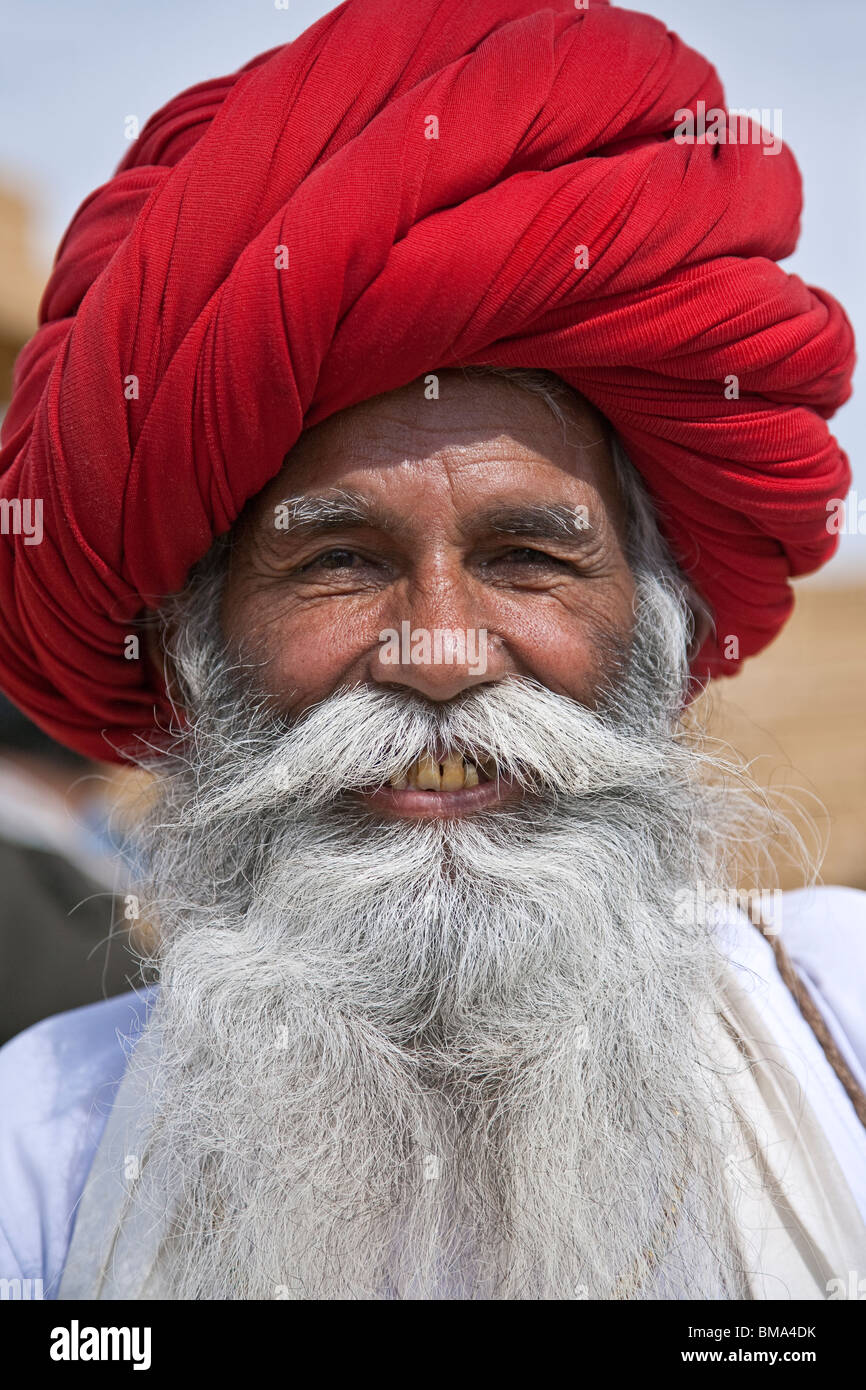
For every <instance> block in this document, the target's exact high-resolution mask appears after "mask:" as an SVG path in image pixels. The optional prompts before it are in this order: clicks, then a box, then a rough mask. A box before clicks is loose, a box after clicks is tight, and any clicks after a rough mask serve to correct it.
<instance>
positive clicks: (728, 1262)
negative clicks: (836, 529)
mask: <svg viewBox="0 0 866 1390" xmlns="http://www.w3.org/2000/svg"><path fill="white" fill-rule="evenodd" d="M590 78H591V80H590ZM697 99H700V100H704V101H706V102H708V103H709V104H710V105H713V104H715V105H721V104H722V92H721V88H720V87H719V84H718V80H717V78H716V76H715V74H714V72H713V70H712V69H711V68H710V67H709V65H708V64H706V63H705V61H704V60H703V59H701V58H700V57H699V56H698V55H697V54H694V53H692V52H691V51H689V50H688V49H686V48H685V47H684V46H683V45H682V44H681V43H680V42H679V40H678V39H676V38H675V37H674V36H672V35H669V34H667V33H666V32H665V30H664V28H663V27H662V26H661V25H659V24H658V23H656V22H655V21H653V20H651V19H648V18H647V17H645V16H639V15H635V14H629V13H627V12H617V11H615V10H612V9H610V8H608V7H607V6H605V5H593V6H592V7H591V8H590V9H589V10H576V9H575V7H574V6H573V5H571V4H569V5H568V6H565V5H564V4H562V5H547V6H546V7H545V8H544V9H539V8H538V7H537V6H536V5H535V4H533V3H531V2H530V0H485V3H484V4H483V5H478V6H474V5H467V4H466V3H465V0H462V3H461V4H459V5H457V4H455V5H442V4H441V3H433V0H422V3H419V4H417V5H414V6H412V7H410V8H409V9H408V10H407V9H406V7H404V6H402V5H398V4H396V3H394V0H350V2H349V3H348V4H347V5H344V6H342V7H341V8H340V9H339V10H336V11H334V12H333V14H331V15H328V16H326V18H325V19H323V20H321V21H320V22H319V23H318V24H316V25H314V26H313V28H312V29H310V30H309V31H308V32H307V33H306V34H304V35H303V36H302V37H301V38H300V39H298V40H297V41H296V42H295V43H294V44H291V45H288V46H287V47H286V48H284V49H279V50H276V51H275V52H274V53H273V54H269V55H264V57H263V58H261V59H258V60H256V62H255V63H254V64H251V65H250V66H249V67H248V68H247V69H245V70H244V71H243V72H242V73H241V74H239V75H238V76H237V77H236V78H232V79H227V80H225V81H221V82H212V83H207V84H204V85H203V86H202V87H199V88H196V89H194V90H193V91H191V92H189V93H186V94H184V95H183V96H182V97H180V98H178V99H177V101H176V102H173V103H171V104H170V105H169V106H168V107H166V108H165V109H164V110H163V111H162V112H161V113H159V114H158V115H157V116H156V117H154V119H153V121H152V122H151V123H150V124H149V125H148V126H147V127H146V128H145V130H144V131H143V132H142V135H141V138H140V140H139V141H138V142H137V145H136V146H135V147H134V148H133V151H132V152H131V154H130V156H129V157H128V158H127V160H126V161H125V162H124V165H123V166H122V168H121V170H120V171H119V173H118V174H117V175H116V177H115V179H114V180H112V181H111V182H110V183H109V184H108V185H106V187H105V188H104V189H102V190H100V191H99V192H98V193H97V194H95V195H94V197H93V198H92V199H91V200H90V201H89V202H88V203H86V204H85V205H84V207H83V209H82V210H81V211H80V213H79V214H78V217H77V218H76V221H75V222H74V223H73V226H72V228H71V230H70V233H69V234H68V237H67V239H66V241H65V243H64V246H63V249H62V252H61V256H60V258H59V261H58V265H57V267H56V269H55V272H54V276H53V278H52V282H51V284H50V285H49V288H48V291H47V294H46V300H45V304H44V308H43V317H44V324H43V327H42V328H41V329H40V332H39V334H37V337H36V338H35V339H34V343H33V344H32V345H31V347H30V348H28V349H27V351H26V353H25V354H24V357H23V358H22V362H21V364H20V366H19V376H18V386H17V394H16V399H15V401H13V405H12V409H11V411H10V419H9V420H8V421H7V425H6V435H5V439H6V444H5V451H4V455H3V463H4V469H5V472H4V474H3V478H2V483H3V486H4V489H5V492H4V495H5V496H7V497H10V498H11V497H13V496H14V497H16V498H19V499H25V498H31V499H32V500H34V501H35V500H36V499H39V500H41V501H42V503H43V506H44V541H43V543H42V544H41V545H39V546H32V547H29V548H26V547H25V545H24V540H25V539H26V537H24V536H22V535H19V536H17V537H15V536H9V537H8V538H6V539H5V541H4V549H3V551H2V567H0V585H3V586H5V588H4V592H5V593H6V594H7V601H8V607H9V609H10V621H9V626H8V631H7V632H4V634H3V636H2V639H0V661H2V674H3V680H4V683H5V686H6V688H7V689H8V691H9V693H10V694H11V695H12V697H13V698H14V699H16V700H17V701H18V702H19V703H20V704H21V705H22V706H24V707H25V708H26V709H27V710H28V712H29V713H31V715H32V716H33V717H35V718H37V719H39V720H40V722H41V723H42V724H43V725H44V726H45V727H46V728H48V729H50V730H51V731H52V732H54V734H55V735H56V736H59V737H62V738H64V739H65V740H66V742H68V743H69V744H70V745H71V746H75V747H77V748H79V749H82V750H83V751H87V752H90V753H93V752H95V750H97V749H98V750H99V751H100V755H101V756H106V748H108V749H110V750H111V751H112V752H113V754H114V756H116V757H117V758H124V757H125V758H128V759H134V760H137V761H139V762H141V761H144V762H146V763H147V765H148V766H150V767H151V768H152V769H153V771H154V774H155V791H154V794H153V797H152V798H151V800H150V802H149V804H148V807H147V809H146V811H145V812H144V813H143V823H142V828H141V839H142V859H143V862H144V864H145V866H146V877H145V881H144V882H143V883H142V884H141V886H140V888H139V894H140V900H141V901H140V905H141V911H142V912H143V913H146V915H147V919H148V921H149V922H150V923H151V924H152V927H153V935H154V941H153V964H155V965H156V966H157V968H158V971H159V984H158V985H156V986H154V987H153V988H152V989H150V990H149V991H147V992H145V993H143V994H142V995H140V996H137V997H132V996H127V997H125V998H124V999H121V1000H111V1001H108V1002H107V1003H105V1004H99V1005H95V1006H91V1007H90V1008H88V1009H84V1010H78V1011H75V1012H73V1013H71V1014H65V1015H61V1016H59V1017H56V1018H53V1019H49V1020H47V1021H46V1022H45V1023H43V1024H40V1025H37V1026H36V1027H35V1028H33V1029H30V1030H29V1031H28V1032H27V1033H25V1034H23V1035H21V1036H20V1037H19V1038H18V1039H16V1040H14V1041H13V1042H12V1043H11V1044H9V1045H8V1046H7V1047H6V1048H5V1049H4V1050H3V1052H2V1054H0V1101H2V1108H3V1112H4V1115H5V1117H6V1127H7V1128H6V1138H5V1139H4V1141H3V1147H2V1149H0V1164H2V1172H3V1177H4V1181H3V1184H2V1192H3V1197H2V1202H0V1252H2V1254H0V1274H2V1275H5V1277H7V1278H12V1277H17V1278H22V1279H28V1278H30V1279H42V1280H43V1282H44V1286H45V1289H46V1291H47V1292H49V1293H50V1294H52V1295H55V1296H59V1297H61V1298H76V1297H84V1298H92V1299H117V1298H169V1299H202V1298H204V1299H219V1298H234V1299H249V1298H278V1299H279V1298H291V1299H297V1298H302V1299H303V1298H312V1299H340V1298H343V1299H354V1298H367V1299H380V1298H382V1299H388V1298H417V1299H438V1298H451V1299H487V1298H494V1299H572V1298H577V1299H580V1298H592V1299H599V1298H612V1299H659V1298H662V1299H695V1298H726V1299H734V1298H793V1299H799V1298H813V1299H823V1298H828V1297H835V1296H840V1295H839V1292H838V1291H839V1290H843V1292H842V1294H841V1296H846V1293H847V1290H848V1287H849V1283H850V1277H849V1276H850V1271H851V1270H855V1271H856V1270H857V1269H860V1268H862V1267H863V1261H864V1258H866V1128H864V1126H866V1097H864V1094H863V1091H862V1088H861V1087H862V1081H863V1069H864V1067H866V1039H864V1036H863V1032H862V1026H861V1025H859V1022H858V1018H857V1012H856V1007H855V1006H854V1005H853V1004H852V1000H853V999H856V995H857V982H858V981H859V983H860V985H862V984H863V983H864V981H866V951H864V945H863V935H862V933H863V922H864V918H866V912H864V905H863V901H862V899H861V897H860V896H859V895H857V894H846V893H844V892H841V891H840V890H835V891H834V890H824V891H821V892H817V891H812V892H804V893H801V894H795V895H793V896H792V897H791V898H788V899H785V900H783V912H782V919H783V920H780V919H779V917H778V904H777V917H776V920H775V921H769V920H767V921H765V922H764V924H763V925H764V933H763V934H762V932H761V931H760V930H759V929H758V928H757V927H756V925H755V924H754V923H753V922H752V921H751V920H749V918H748V917H747V916H745V915H743V914H741V913H739V912H737V911H736V910H734V909H731V910H729V911H720V910H718V906H717V905H718V903H719V901H720V899H721V898H722V897H725V898H727V895H728V891H729V889H731V888H732V886H733V883H734V880H733V879H732V874H733V873H734V869H733V867H732V865H733V863H734V857H735V856H738V855H740V854H741V852H742V851H743V849H744V846H745V845H746V844H747V843H748V844H750V845H751V847H752V849H753V851H754V855H755V865H754V866H753V867H754V868H755V871H756V872H757V873H758V875H759V879H758V881H759V882H761V883H767V882H769V881H770V880H769V879H768V877H767V875H768V872H769V870H768V868H767V862H768V859H769V855H770V852H771V850H772V847H773V840H774V837H775V836H777V835H778V834H779V833H780V831H781V830H782V829H784V827H783V825H782V822H781V820H780V818H779V817H778V816H777V815H774V814H773V812H772V811H770V810H768V809H767V808H766V807H765V806H764V805H763V804H762V801H761V798H760V796H759V795H758V794H757V793H756V792H755V791H754V790H751V789H750V787H749V784H748V781H747V779H745V777H743V776H742V775H737V774H736V773H735V770H734V769H732V768H729V767H726V766H725V765H724V764H723V763H721V762H720V761H719V759H718V758H714V757H713V756H711V754H710V753H709V752H707V751H706V750H702V748H701V746H700V743H699V741H698V740H696V739H695V738H694V737H691V736H686V735H685V734H684V732H683V729H682V715H683V711H684V708H685V706H686V704H687V703H688V699H689V696H690V694H691V693H692V692H693V690H694V688H695V686H696V685H697V684H698V683H699V681H700V680H701V679H705V678H706V677H707V676H709V675H713V674H722V673H724V672H726V671H728V672H730V671H733V670H735V669H736V667H737V666H738V664H739V662H740V661H741V660H742V659H743V658H744V657H745V656H748V655H751V654H753V653H755V652H757V651H758V650H760V648H761V647H762V646H764V645H766V643H767V642H768V641H769V640H770V639H771V637H772V636H773V635H774V633H775V632H776V631H777V630H778V628H779V627H780V625H781V624H782V622H783V621H784V618H785V616H786V615H787V613H788V611H789V609H790V602H791V598H790V592H789V589H788V584H787V579H788V577H789V576H790V575H791V574H796V573H801V572H804V571H805V570H807V569H810V568H815V567H816V566H817V565H818V564H820V563H821V561H822V560H823V559H825V558H826V557H827V556H828V555H829V553H830V552H831V550H832V538H831V537H830V536H829V535H828V533H827V529H826V526H825V524H824V523H825V518H826V503H827V500H828V499H829V498H830V497H832V496H833V495H834V493H838V492H839V490H840V488H841V489H842V491H843V492H844V490H845V486H846V484H847V476H848V474H847V463H846V460H845V459H844V456H843V455H842V454H841V453H840V451H839V450H838V446H837V445H836V444H835V441H834V440H833V439H832V437H831V436H830V435H829V434H828V432H827V429H826V425H825V423H824V418H823V417H826V416H828V415H829V414H831V413H832V411H833V410H834V409H835V408H836V406H837V405H838V404H839V403H840V402H841V401H842V400H843V399H844V398H845V397H846V395H847V392H848V376H849V373H850V367H851V361H852V343H851V334H850V329H849V326H848V324H847V320H846V319H845V317H844V314H843V313H842V311H841V309H840V308H839V306H838V305H837V304H835V302H834V301H833V300H832V299H831V298H830V297H829V296H828V295H826V294H824V293H822V292H820V291H817V290H810V289H808V288H807V287H805V286H803V285H802V284H801V283H800V282H799V281H796V280H794V279H792V278H791V277H788V276H786V275H785V274H784V273H783V272H782V271H781V270H779V269H778V268H777V267H776V266H775V265H774V263H773V262H774V259H775V258H776V257H778V256H782V255H785V254H788V252H789V251H790V250H791V249H792V246H793V242H794V240H795V237H796V224H797V217H798V211H799V192H798V185H797V176H796V170H795V167H794V165H793V162H792V160H791V157H790V155H789V154H788V153H787V151H785V150H781V152H778V153H777V155H776V156H775V157H769V158H767V157H765V155H764V150H763V149H762V147H761V144H760V141H756V142H754V143H753V144H749V145H746V146H742V145H737V144H727V145H724V144H715V145H710V144H708V143H706V142H698V143H692V144H683V143H678V141H677V140H676V138H675V136H674V133H673V132H674V127H675V121H674V116H675V113H676V111H677V110H678V109H679V108H681V107H683V106H684V104H686V103H687V102H692V101H694V100H697ZM576 248H577V250H576ZM584 253H585V254H584ZM641 475H642V476H641ZM145 611H149V612H150V613H151V614H155V615H157V617H156V618H155V619H153V620H151V621H148V622H146V623H144V624H142V622H141V621H140V615H141V614H142V613H143V612H145ZM781 925H783V926H784V936H785V940H786V942H787V943H788V950H787V951H786V949H785V948H784V946H783V945H782V944H781V941H780V939H779V931H778V929H779V927H780V926H781ZM792 956H793V958H794V963H793V964H792V959H791V957H792ZM797 963H799V964H800V969H801V975H806V976H807V977H808V982H809V985H808V988H807V986H806V985H805V984H804V983H803V980H802V978H800V977H799V976H798V974H797V970H796V965H797ZM852 982H853V992H852ZM4 1242H5V1243H4Z"/></svg>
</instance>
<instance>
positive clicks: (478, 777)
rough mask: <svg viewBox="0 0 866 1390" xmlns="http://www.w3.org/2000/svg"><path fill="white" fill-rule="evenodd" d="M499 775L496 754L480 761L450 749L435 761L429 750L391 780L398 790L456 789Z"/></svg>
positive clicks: (472, 785) (453, 790) (433, 790)
mask: <svg viewBox="0 0 866 1390" xmlns="http://www.w3.org/2000/svg"><path fill="white" fill-rule="evenodd" d="M496 776H497V769H496V763H495V761H494V760H493V759H492V758H487V759H485V760H484V761H483V762H482V763H480V764H477V765H476V764H475V763H474V762H470V761H468V760H465V759H463V758H461V757H460V755H459V754H458V753H449V755H448V756H447V757H446V758H445V759H444V760H443V761H442V762H434V760H433V758H432V757H431V756H430V755H429V754H428V753H425V754H424V756H423V757H421V758H418V759H416V761H415V762H414V763H413V764H412V766H411V767H409V768H407V769H406V771H405V772H398V773H395V774H394V776H393V777H392V778H391V779H390V782H391V786H392V787H394V788H396V790H397V791H404V790H406V789H407V788H409V789H411V790H413V791H422V792H438V791H443V792H456V791H462V789H463V788H464V787H477V786H478V784H479V782H480V781H482V780H484V781H493V780H495V778H496Z"/></svg>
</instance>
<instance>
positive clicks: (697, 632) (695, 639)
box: [687, 589, 714, 666]
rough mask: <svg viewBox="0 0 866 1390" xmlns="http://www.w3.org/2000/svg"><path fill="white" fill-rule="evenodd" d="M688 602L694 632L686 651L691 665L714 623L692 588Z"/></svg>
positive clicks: (708, 611) (707, 609) (705, 606)
mask: <svg viewBox="0 0 866 1390" xmlns="http://www.w3.org/2000/svg"><path fill="white" fill-rule="evenodd" d="M688 604H689V608H690V610H691V614H692V618H693V620H694V632H693V634H692V640H691V641H690V642H689V645H688V652H687V655H688V662H689V665H690V666H691V664H692V662H693V661H694V659H695V657H696V656H697V654H698V652H699V651H700V650H701V647H702V646H703V645H704V643H705V642H706V640H707V638H708V637H709V635H710V633H711V632H712V630H713V627H714V623H713V617H712V614H711V613H710V610H709V608H708V607H707V605H706V603H705V602H704V600H703V599H702V598H701V596H700V594H698V593H696V592H695V591H694V589H692V590H690V592H689V598H688Z"/></svg>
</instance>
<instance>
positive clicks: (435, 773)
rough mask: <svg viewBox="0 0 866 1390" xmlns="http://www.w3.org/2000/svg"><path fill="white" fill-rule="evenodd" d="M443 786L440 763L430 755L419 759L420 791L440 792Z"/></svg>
mask: <svg viewBox="0 0 866 1390" xmlns="http://www.w3.org/2000/svg"><path fill="white" fill-rule="evenodd" d="M441 786H442V779H441V776H440V773H439V764H438V763H434V761H433V759H432V758H430V757H427V758H419V759H418V790H419V792H438V791H439V789H440V787H441Z"/></svg>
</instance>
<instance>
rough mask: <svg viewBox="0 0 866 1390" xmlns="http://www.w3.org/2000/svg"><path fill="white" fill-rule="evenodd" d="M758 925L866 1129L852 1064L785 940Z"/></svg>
mask: <svg viewBox="0 0 866 1390" xmlns="http://www.w3.org/2000/svg"><path fill="white" fill-rule="evenodd" d="M746 916H747V917H749V920H750V921H753V920H754V919H753V918H751V917H750V916H749V913H748V912H747V913H746ZM754 925H755V926H756V927H757V928H758V930H759V932H760V933H761V935H762V936H763V937H764V939H765V940H766V941H769V943H770V946H771V948H772V951H773V955H774V956H775V958H776V966H777V968H778V971H779V974H780V975H781V977H782V980H783V981H784V983H785V985H786V986H787V987H788V989H789V990H790V992H791V994H792V995H793V997H794V1002H795V1003H796V1005H797V1008H798V1009H799V1010H800V1013H801V1014H802V1015H803V1018H804V1019H805V1020H806V1022H807V1023H808V1025H809V1027H810V1028H811V1029H812V1032H813V1033H814V1034H815V1037H816V1038H817V1039H818V1042H819V1043H820V1044H821V1047H822V1049H823V1052H824V1056H825V1057H826V1058H827V1061H828V1062H829V1063H830V1066H831V1067H832V1068H833V1070H834V1072H835V1073H836V1075H837V1076H838V1078H839V1080H840V1081H841V1082H842V1085H843V1086H844V1087H845V1090H846V1092H847V1094H848V1097H849V1099H850V1101H851V1104H852V1105H853V1107H854V1110H855V1112H856V1115H857V1118H858V1120H859V1121H860V1123H861V1124H862V1125H863V1127H864V1129H866V1091H864V1090H863V1088H862V1086H861V1085H860V1083H859V1082H858V1081H857V1078H856V1077H855V1076H854V1074H853V1072H852V1071H851V1068H850V1067H849V1066H848V1063H847V1062H846V1061H845V1058H844V1057H843V1056H842V1053H841V1052H840V1051H839V1048H838V1047H837V1045H836V1043H835V1042H834V1040H833V1038H832V1036H831V1034H830V1030H829V1028H828V1027H827V1024H826V1023H825V1022H824V1017H823V1015H822V1013H821V1011H820V1009H819V1008H818V1006H817V1005H816V1003H815V1001H814V1000H813V998H812V996H811V995H810V993H809V991H808V989H807V988H806V986H805V985H804V984H803V981H802V980H801V979H800V977H799V975H798V974H797V972H796V970H795V969H794V965H793V962H792V961H791V958H790V956H789V955H788V952H787V951H786V950H785V948H784V946H783V945H782V940H781V937H780V936H779V933H778V931H774V930H773V929H772V927H771V926H768V924H767V923H766V922H765V921H764V920H763V919H762V918H759V920H758V921H757V922H755V923H754Z"/></svg>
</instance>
